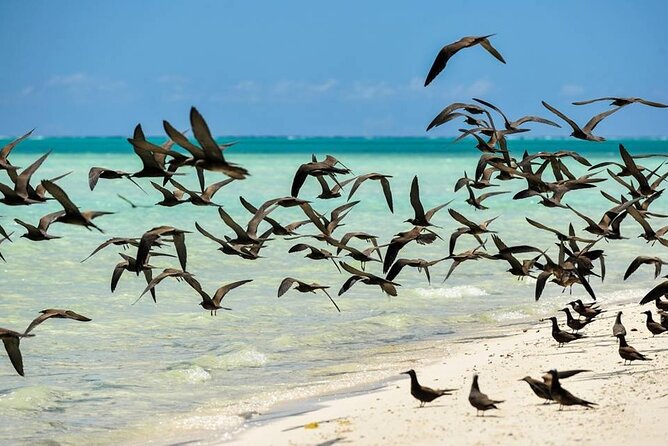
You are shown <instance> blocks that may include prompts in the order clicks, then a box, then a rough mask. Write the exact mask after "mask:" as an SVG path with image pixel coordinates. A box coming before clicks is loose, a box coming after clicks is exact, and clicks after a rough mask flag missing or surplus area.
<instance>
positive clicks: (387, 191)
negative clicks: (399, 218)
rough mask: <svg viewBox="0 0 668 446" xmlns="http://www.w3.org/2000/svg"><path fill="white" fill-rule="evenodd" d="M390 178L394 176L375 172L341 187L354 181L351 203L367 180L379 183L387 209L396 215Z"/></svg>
mask: <svg viewBox="0 0 668 446" xmlns="http://www.w3.org/2000/svg"><path fill="white" fill-rule="evenodd" d="M319 178H322V177H319ZM388 178H392V175H384V174H382V173H375V172H373V173H367V174H364V175H359V176H357V177H355V178H350V179H348V180H345V181H342V182H341V187H343V186H345V185H347V184H349V183H351V182H353V181H354V183H353V185H352V187H351V188H350V192H349V193H348V201H350V199H351V198H352V197H353V194H355V191H356V190H357V188H359V187H360V185H361V184H362V183H363V182H365V181H366V180H375V181H379V182H380V186H381V187H382V189H383V195H385V201H386V202H387V207H388V208H390V212H392V213H394V206H393V204H392V189H391V188H390V180H388Z"/></svg>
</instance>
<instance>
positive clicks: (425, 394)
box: [401, 369, 457, 407]
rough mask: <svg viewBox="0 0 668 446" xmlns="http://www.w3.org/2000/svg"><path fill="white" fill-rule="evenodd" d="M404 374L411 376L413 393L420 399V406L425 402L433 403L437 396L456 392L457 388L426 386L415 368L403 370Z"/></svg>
mask: <svg viewBox="0 0 668 446" xmlns="http://www.w3.org/2000/svg"><path fill="white" fill-rule="evenodd" d="M401 374H402V375H408V376H410V377H411V395H413V397H415V399H417V400H418V401H420V407H424V405H425V403H431V402H432V401H434V400H435V399H436V398H439V397H441V396H443V395H452V393H451V392H454V391H455V390H457V389H432V388H431V387H426V386H422V385H420V383H419V382H418V379H417V375H416V374H415V370H413V369H410V370H408V371H406V372H401Z"/></svg>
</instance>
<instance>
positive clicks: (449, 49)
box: [424, 34, 506, 87]
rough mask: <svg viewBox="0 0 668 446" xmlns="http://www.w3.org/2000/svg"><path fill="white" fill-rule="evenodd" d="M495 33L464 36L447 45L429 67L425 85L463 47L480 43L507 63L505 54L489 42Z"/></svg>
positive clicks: (500, 60) (502, 61) (499, 59)
mask: <svg viewBox="0 0 668 446" xmlns="http://www.w3.org/2000/svg"><path fill="white" fill-rule="evenodd" d="M493 35H494V34H488V35H486V36H467V37H462V38H461V39H459V40H458V41H456V42H453V43H450V44H448V45H445V46H444V47H443V48H441V50H440V51H439V52H438V54H437V55H436V59H435V60H434V63H433V64H432V66H431V68H430V69H429V73H428V74H427V78H426V79H425V81H424V86H425V87H426V86H427V85H429V84H430V83H431V81H433V80H434V78H435V77H436V76H438V74H439V73H440V72H441V71H443V69H444V68H445V65H446V64H447V63H448V61H449V60H450V58H451V57H452V56H454V55H455V54H456V53H457V52H458V51H459V50H461V49H463V48H469V47H472V46H475V45H480V46H482V47H483V48H484V49H485V50H487V52H488V53H489V54H491V55H492V56H494V57H495V58H496V59H497V60H498V61H499V62H501V63H504V64H505V63H506V61H505V60H504V59H503V56H501V54H500V53H499V52H498V51H497V50H496V48H494V47H493V46H492V44H491V43H489V40H487V39H488V38H489V37H492V36H493Z"/></svg>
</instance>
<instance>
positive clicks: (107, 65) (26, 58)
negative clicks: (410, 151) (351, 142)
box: [0, 0, 668, 136]
mask: <svg viewBox="0 0 668 446" xmlns="http://www.w3.org/2000/svg"><path fill="white" fill-rule="evenodd" d="M393 3H396V5H394V4H393ZM473 4H475V8H473V7H472V6H471V5H473ZM390 5H392V6H390ZM0 17H2V22H3V25H2V27H0V58H1V59H0V60H2V69H1V70H0V135H16V134H19V133H22V132H24V131H25V130H27V129H30V128H32V127H37V133H38V134H42V135H130V134H131V132H132V128H133V127H134V125H135V124H136V123H138V122H141V123H142V125H143V126H144V127H145V129H146V130H147V132H148V133H150V134H154V135H159V134H162V128H161V122H162V119H168V120H170V121H171V122H172V123H174V124H175V125H177V127H184V128H185V127H187V125H188V122H187V118H188V110H189V108H190V106H191V105H195V106H197V107H198V109H199V110H200V111H201V112H202V114H203V115H204V116H205V118H206V119H207V121H208V122H209V124H210V126H211V127H212V129H213V131H214V133H216V134H218V135H322V136H329V135H362V136H367V135H411V136H412V135H418V136H419V135H425V132H424V129H425V127H426V125H427V123H428V122H429V121H430V120H431V119H432V118H433V116H434V115H436V114H437V113H438V112H439V111H440V110H441V109H442V108H443V107H445V106H446V105H448V104H449V103H451V102H455V101H458V102H459V101H469V100H470V98H471V97H473V96H476V97H481V98H484V99H486V100H488V101H490V102H492V103H495V104H497V105H498V106H499V107H500V108H502V109H503V110H504V111H507V114H508V115H510V117H515V118H517V117H519V116H522V115H525V114H538V115H541V116H545V117H548V118H554V116H551V115H550V113H549V112H548V111H547V110H545V109H544V108H543V107H542V106H541V104H540V101H541V100H546V101H547V102H549V103H550V104H552V105H554V106H556V107H557V108H559V109H561V110H562V111H564V112H565V113H566V114H568V115H571V116H572V117H573V118H575V119H576V121H581V122H582V123H584V122H585V121H586V120H587V119H588V118H589V117H590V116H592V115H594V114H596V113H599V112H600V111H602V110H604V109H605V105H604V104H598V105H591V106H587V107H575V106H571V105H569V103H570V102H571V101H573V100H578V99H588V98H594V97H599V96H609V95H613V96H614V95H621V96H640V97H645V98H648V99H653V100H657V101H662V102H668V76H667V75H666V72H667V71H668V32H667V31H666V27H665V18H666V17H668V2H664V1H659V0H657V1H644V2H629V1H612V0H606V1H586V2H585V1H576V0H565V1H564V0H561V1H558V2H539V1H507V2H498V1H482V0H479V1H476V2H474V3H471V2H462V1H446V0H440V1H423V2H388V1H365V2H361V1H347V0H340V1H337V2H318V1H312V0H311V1H306V0H304V1H283V2H276V1H262V2H260V1H193V0H189V1H155V0H154V1H126V0H120V1H119V0H115V1H106V2H102V1H80V0H65V1H59V2H54V1H46V0H44V1H30V0H29V1H19V0H2V1H0ZM489 33H496V36H494V37H493V38H492V42H493V44H494V45H495V47H496V48H497V49H498V50H499V51H500V52H501V53H502V54H503V56H504V57H505V59H506V61H507V64H506V65H503V64H500V63H499V62H497V61H496V60H495V59H493V58H492V57H491V56H490V55H489V54H487V53H486V52H485V51H484V50H483V49H482V48H480V47H475V48H471V49H467V50H463V51H461V52H460V53H458V54H457V55H456V56H455V57H454V58H453V59H452V60H451V61H450V62H449V64H448V67H447V68H446V70H445V71H444V72H443V73H442V74H441V75H440V76H439V78H437V79H436V80H435V81H434V82H433V83H432V84H431V85H430V86H429V87H427V88H424V87H423V86H422V84H423V82H424V77H425V75H426V73H427V71H428V70H429V67H430V66H431V63H432V61H433V58H434V57H435V55H436V53H437V52H438V50H439V49H440V48H441V47H442V46H443V45H444V44H446V43H450V42H453V41H455V40H457V39H459V38H460V37H462V36H467V35H482V34H489ZM666 122H668V109H666V110H662V109H654V108H648V107H642V106H630V107H627V108H626V109H625V110H622V111H620V112H619V113H616V114H615V115H613V116H611V117H610V118H608V119H607V120H606V121H603V122H602V123H601V125H600V126H599V128H598V129H597V130H599V129H600V130H599V133H601V134H603V135H606V136H614V135H619V136H629V135H641V136H662V135H668V129H666V125H665V123H666ZM457 127H458V125H456V124H454V125H450V126H448V127H445V128H438V129H435V130H432V131H431V132H430V133H429V134H430V135H433V136H449V135H452V134H454V133H456V129H457ZM568 133H570V131H566V130H559V129H556V131H555V130H553V129H552V128H541V127H535V132H534V134H536V135H563V136H565V135H567V134H568Z"/></svg>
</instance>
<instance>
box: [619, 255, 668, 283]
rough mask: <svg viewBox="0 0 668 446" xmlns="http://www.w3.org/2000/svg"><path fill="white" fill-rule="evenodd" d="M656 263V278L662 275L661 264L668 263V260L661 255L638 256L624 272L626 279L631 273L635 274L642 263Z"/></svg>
mask: <svg viewBox="0 0 668 446" xmlns="http://www.w3.org/2000/svg"><path fill="white" fill-rule="evenodd" d="M652 264H654V278H655V279H656V278H657V277H659V276H660V275H661V266H662V265H668V262H665V261H663V260H661V259H660V258H659V257H648V256H638V257H636V258H635V259H633V261H632V262H631V264H630V265H629V267H628V268H627V269H626V273H624V280H626V279H628V278H629V276H631V274H633V273H634V272H635V271H636V270H637V269H638V268H639V267H640V265H652Z"/></svg>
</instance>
